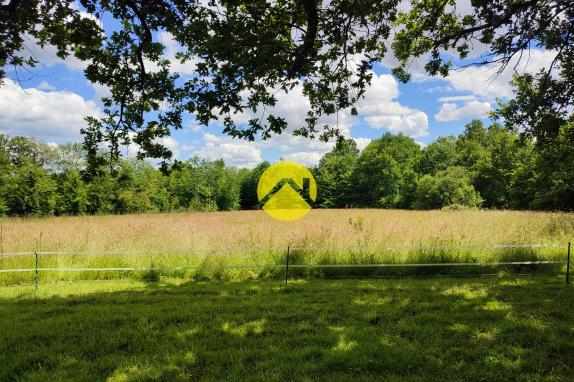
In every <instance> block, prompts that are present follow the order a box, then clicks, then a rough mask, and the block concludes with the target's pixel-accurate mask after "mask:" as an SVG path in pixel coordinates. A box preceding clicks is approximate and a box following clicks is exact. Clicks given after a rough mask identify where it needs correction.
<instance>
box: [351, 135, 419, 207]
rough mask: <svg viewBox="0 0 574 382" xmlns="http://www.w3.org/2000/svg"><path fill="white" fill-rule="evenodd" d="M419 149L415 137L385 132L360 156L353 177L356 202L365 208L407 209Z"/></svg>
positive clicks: (414, 182)
mask: <svg viewBox="0 0 574 382" xmlns="http://www.w3.org/2000/svg"><path fill="white" fill-rule="evenodd" d="M419 151H420V147H419V145H418V144H416V143H415V141H414V140H413V139H412V138H409V137H406V136H404V135H402V134H399V135H392V134H390V133H386V134H385V135H383V136H382V137H381V138H379V139H377V140H374V141H372V142H371V143H370V144H369V145H368V146H367V147H366V148H365V150H364V151H363V152H362V153H361V155H360V156H359V159H358V161H357V167H356V168H355V172H354V174H353V178H354V182H355V185H356V193H357V203H358V204H359V205H360V206H364V207H383V208H405V207H408V206H409V205H410V203H411V198H412V194H413V192H414V189H415V187H416V174H415V171H414V164H415V162H416V160H417V156H418V154H419Z"/></svg>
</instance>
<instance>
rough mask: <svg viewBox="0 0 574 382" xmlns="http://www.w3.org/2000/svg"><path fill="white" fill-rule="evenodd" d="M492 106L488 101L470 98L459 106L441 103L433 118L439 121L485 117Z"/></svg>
mask: <svg viewBox="0 0 574 382" xmlns="http://www.w3.org/2000/svg"><path fill="white" fill-rule="evenodd" d="M491 110H492V108H491V106H490V104H489V103H488V102H481V101H476V100H471V101H468V102H465V103H464V105H462V106H459V105H458V104H456V103H450V102H447V103H443V104H442V106H441V108H440V110H439V112H438V113H437V114H436V115H435V119H436V120H437V121H440V122H447V121H458V120H459V119H464V118H486V117H487V116H488V112H489V111H491Z"/></svg>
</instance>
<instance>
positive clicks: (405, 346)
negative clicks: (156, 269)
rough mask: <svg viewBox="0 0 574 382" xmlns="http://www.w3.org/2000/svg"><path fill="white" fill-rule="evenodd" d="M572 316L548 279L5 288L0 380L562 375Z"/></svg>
mask: <svg viewBox="0 0 574 382" xmlns="http://www.w3.org/2000/svg"><path fill="white" fill-rule="evenodd" d="M153 279H156V278H155V277H152V278H150V280H153ZM573 317H574V288H573V287H572V286H567V285H565V283H564V281H563V279H559V278H556V277H546V276H536V277H530V278H521V279H509V278H483V279H464V280H462V279H426V280H416V279H415V280H413V279H401V280H374V281H361V280H340V281H328V280H306V281H305V280H300V281H295V282H293V283H292V284H291V285H290V286H289V287H288V288H284V287H283V286H282V284H281V282H279V281H261V282H238V283H233V282H210V283H201V282H184V281H183V280H181V279H179V280H171V279H163V278H160V280H159V281H157V282H150V281H148V282H145V281H137V280H112V281H77V282H73V283H68V282H58V283H51V284H47V283H45V284H42V285H40V291H39V292H37V293H36V292H34V288H33V285H31V284H23V285H13V286H4V287H1V288H0V365H2V366H1V367H0V380H1V381H10V380H18V381H65V380H74V381H83V380H85V381H94V380H101V381H146V380H165V381H189V380H213V381H221V380H253V381H259V380H265V381H285V380H296V381H299V380H329V381H336V380H340V381H349V380H353V381H355V380H359V381H360V380H373V381H374V380H377V381H378V380H389V381H409V380H412V381H418V380H420V381H423V380H424V381H426V380H445V381H455V380H460V381H474V380H476V381H478V380H548V381H571V380H573V379H574V318H573Z"/></svg>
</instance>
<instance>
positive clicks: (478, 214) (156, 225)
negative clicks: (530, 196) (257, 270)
mask: <svg viewBox="0 0 574 382" xmlns="http://www.w3.org/2000/svg"><path fill="white" fill-rule="evenodd" d="M1 232H2V235H1V240H0V246H1V251H2V252H3V253H9V252H29V251H34V250H35V249H36V245H37V244H36V243H38V246H39V250H40V251H42V252H46V251H66V252H90V251H130V252H132V251H133V252H134V253H133V254H127V255H126V254H123V255H117V256H116V255H113V256H110V255H89V256H86V255H72V256H70V255H67V256H56V255H43V256H42V259H41V265H42V266H45V267H47V266H54V267H64V266H134V265H138V266H149V265H154V266H175V265H186V266H190V265H198V264H214V263H215V264H220V265H245V264H268V263H277V262H281V261H283V260H281V256H284V255H283V254H284V252H285V249H286V247H287V246H288V245H289V246H291V247H292V248H293V247H309V248H312V249H311V250H310V251H308V252H306V253H304V254H302V255H299V256H298V261H301V262H305V263H318V262H321V261H325V260H326V259H327V257H330V259H329V261H338V262H351V261H352V262H363V261H364V262H369V263H372V262H380V261H391V262H403V261H406V262H409V259H408V258H409V256H412V255H413V254H414V253H415V252H414V251H400V253H392V254H389V253H379V252H377V251H375V250H374V249H375V248H376V247H381V246H440V245H487V244H501V243H504V244H532V243H561V244H565V243H566V242H568V241H570V240H572V239H574V214H572V213H548V212H523V211H479V210H467V211H405V210H376V209H341V210H320V209H317V210H312V211H311V212H310V213H309V214H308V215H307V216H306V217H304V218H303V219H300V220H298V221H295V222H289V223H287V222H281V221H276V220H273V219H271V218H269V217H268V216H267V215H266V214H265V213H264V212H263V211H237V212H209V213H170V214H144V215H123V216H114V215H108V216H80V217H49V218H23V219H20V218H5V219H3V220H2V229H1ZM369 249H371V252H369V253H368V256H367V252H365V251H368V250H369ZM209 251H214V253H209ZM293 253H296V251H293ZM357 253H359V254H357ZM449 253H450V255H452V256H454V255H456V258H453V259H451V260H464V261H486V260H497V259H500V256H499V255H498V254H497V253H496V252H493V251H492V250H487V251H481V250H475V249H472V250H468V251H466V250H456V251H450V252H449ZM525 253H526V252H525ZM417 254H419V255H420V251H417ZM444 254H445V252H444V251H443V252H440V253H439V255H442V256H443V257H444ZM563 254H564V250H563V249H562V248H559V249H554V248H551V249H541V250H540V251H537V252H536V253H535V254H534V253H533V251H528V252H527V253H526V255H527V257H528V256H529V257H528V258H529V259H530V258H532V256H533V255H536V256H535V258H545V259H548V258H561V257H562V256H563ZM435 255H436V253H434V252H433V253H428V251H427V252H425V256H426V257H425V259H427V260H428V258H429V256H431V257H432V256H435ZM516 255H517V256H516V257H517V258H520V256H521V254H520V253H518V254H516ZM506 258H508V256H507V257H505V259H506ZM447 260H448V259H447ZM431 261H432V259H431ZM29 266H33V257H30V256H28V257H25V256H22V257H13V258H4V259H2V258H0V268H4V269H5V268H14V267H16V268H17V267H29ZM59 273H60V276H61V277H64V276H63V275H64V274H63V273H62V272H59ZM60 276H58V277H60ZM84 276H85V274H84ZM100 276H101V274H100ZM1 277H4V278H6V277H8V276H5V275H4V276H0V279H1ZM9 277H10V278H14V277H16V276H14V275H11V276H9ZM66 277H67V276H66ZM74 277H76V276H74Z"/></svg>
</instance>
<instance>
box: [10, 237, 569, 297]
mask: <svg viewBox="0 0 574 382" xmlns="http://www.w3.org/2000/svg"><path fill="white" fill-rule="evenodd" d="M570 247H571V246H570V242H568V243H567V244H496V245H453V246H428V247H425V246H417V247H413V246H410V247H409V246H395V247H390V246H389V247H345V248H344V250H348V251H352V250H368V251H379V252H384V251H410V250H415V251H430V252H433V251H441V250H452V249H458V250H460V249H493V250H495V249H520V248H523V249H524V248H530V249H532V248H566V256H565V259H564V260H540V261H497V262H484V263H480V262H434V263H409V262H405V263H365V264H298V263H293V262H292V261H293V255H292V254H293V252H294V251H313V250H319V249H320V250H323V251H324V250H325V248H313V247H291V246H288V247H287V248H284V249H281V248H267V249H266V251H281V250H283V251H285V261H284V263H283V264H255V265H227V266H217V267H210V266H206V265H194V266H167V267H154V266H152V267H63V268H61V267H45V268H40V267H39V260H40V256H67V255H85V256H90V255H125V254H140V253H144V252H143V251H91V252H81V251H80V252H49V251H44V252H42V251H39V250H38V249H36V250H35V251H33V252H14V253H0V260H2V259H7V258H14V257H21V256H34V264H35V266H34V268H13V269H12V268H11V269H0V274H5V273H24V272H34V275H35V284H36V288H38V284H39V273H40V272H53V271H60V272H78V271H88V272H89V271H111V272H113V271H130V272H131V271H152V272H161V271H186V270H205V269H209V268H217V269H254V270H257V269H279V270H281V269H284V276H285V285H287V283H288V280H289V271H290V269H291V271H292V272H293V270H294V269H295V270H296V269H306V270H313V269H339V270H340V269H357V268H360V269H363V268H367V269H384V268H387V269H390V268H427V267H466V268H470V267H480V268H485V267H489V268H493V267H500V266H537V265H566V272H565V281H566V283H567V284H569V283H570ZM339 250H341V249H339ZM200 252H205V253H215V252H216V251H214V250H194V251H193V253H200ZM218 252H223V253H225V252H228V253H237V252H240V251H238V250H233V249H224V250H218ZM145 253H146V254H149V253H156V254H163V253H162V252H161V251H145ZM290 261H291V264H290ZM478 275H485V274H478ZM486 275H491V274H486ZM439 276H448V275H446V274H439ZM451 276H452V275H451ZM355 277H360V276H357V275H355Z"/></svg>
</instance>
